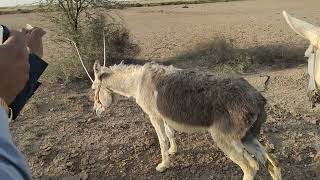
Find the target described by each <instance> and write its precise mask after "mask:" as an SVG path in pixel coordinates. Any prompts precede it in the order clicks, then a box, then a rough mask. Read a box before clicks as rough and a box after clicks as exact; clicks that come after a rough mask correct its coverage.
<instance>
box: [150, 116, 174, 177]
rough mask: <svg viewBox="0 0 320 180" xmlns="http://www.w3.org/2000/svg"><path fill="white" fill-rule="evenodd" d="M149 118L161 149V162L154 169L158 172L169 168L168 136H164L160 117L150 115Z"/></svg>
mask: <svg viewBox="0 0 320 180" xmlns="http://www.w3.org/2000/svg"><path fill="white" fill-rule="evenodd" d="M150 120H151V123H152V125H153V127H154V128H155V130H156V132H157V135H158V139H159V144H160V149H161V156H162V162H161V163H160V164H158V166H157V168H156V170H157V171H159V172H163V171H165V170H166V169H167V168H169V164H170V160H169V152H168V149H169V148H168V147H169V146H168V138H167V136H166V132H165V127H164V122H163V120H162V119H161V118H160V117H156V116H150Z"/></svg>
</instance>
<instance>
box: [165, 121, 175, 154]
mask: <svg viewBox="0 0 320 180" xmlns="http://www.w3.org/2000/svg"><path fill="white" fill-rule="evenodd" d="M164 127H165V130H166V134H167V137H168V138H169V142H170V148H169V151H168V152H169V154H170V155H174V154H176V152H177V144H176V141H175V139H174V129H173V128H171V127H170V126H169V125H168V124H167V123H166V122H164Z"/></svg>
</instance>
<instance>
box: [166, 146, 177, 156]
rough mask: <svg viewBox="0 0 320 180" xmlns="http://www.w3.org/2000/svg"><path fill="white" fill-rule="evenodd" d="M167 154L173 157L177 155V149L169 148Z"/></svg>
mask: <svg viewBox="0 0 320 180" xmlns="http://www.w3.org/2000/svg"><path fill="white" fill-rule="evenodd" d="M168 153H169V154H170V155H175V154H176V153H177V147H170V149H169V150H168Z"/></svg>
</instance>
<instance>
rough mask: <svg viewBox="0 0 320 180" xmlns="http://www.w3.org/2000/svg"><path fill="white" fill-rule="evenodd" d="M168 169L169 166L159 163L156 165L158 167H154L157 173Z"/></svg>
mask: <svg viewBox="0 0 320 180" xmlns="http://www.w3.org/2000/svg"><path fill="white" fill-rule="evenodd" d="M168 168H169V166H166V165H165V164H163V163H160V164H158V166H157V167H156V170H157V171H158V172H163V171H165V170H166V169H168Z"/></svg>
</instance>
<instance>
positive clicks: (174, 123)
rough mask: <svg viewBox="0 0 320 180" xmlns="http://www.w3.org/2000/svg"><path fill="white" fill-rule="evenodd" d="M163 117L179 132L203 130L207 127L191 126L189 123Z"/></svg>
mask: <svg viewBox="0 0 320 180" xmlns="http://www.w3.org/2000/svg"><path fill="white" fill-rule="evenodd" d="M163 119H164V121H165V122H166V123H167V124H168V125H169V126H170V127H171V128H173V129H175V130H177V131H179V132H185V133H194V132H203V131H206V130H207V129H208V128H209V127H205V126H192V125H189V124H184V123H181V122H177V121H173V120H170V119H168V118H163Z"/></svg>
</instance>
